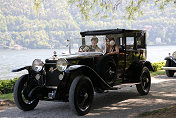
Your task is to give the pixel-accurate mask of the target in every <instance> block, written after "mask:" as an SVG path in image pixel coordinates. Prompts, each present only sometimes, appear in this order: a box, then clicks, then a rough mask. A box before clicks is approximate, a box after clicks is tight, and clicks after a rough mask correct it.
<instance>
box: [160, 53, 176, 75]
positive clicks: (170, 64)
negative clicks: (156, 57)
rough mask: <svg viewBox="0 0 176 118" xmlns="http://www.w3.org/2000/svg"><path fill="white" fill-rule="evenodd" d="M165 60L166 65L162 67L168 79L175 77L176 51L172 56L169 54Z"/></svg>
mask: <svg viewBox="0 0 176 118" xmlns="http://www.w3.org/2000/svg"><path fill="white" fill-rule="evenodd" d="M165 60H166V65H165V67H162V69H164V70H165V71H166V75H167V76H168V77H173V76H174V73H175V72H176V51H175V52H173V53H172V55H171V54H170V53H169V56H168V57H165Z"/></svg>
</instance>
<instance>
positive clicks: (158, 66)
mask: <svg viewBox="0 0 176 118" xmlns="http://www.w3.org/2000/svg"><path fill="white" fill-rule="evenodd" d="M165 64H166V62H156V63H152V66H153V69H154V71H158V70H161V67H163V66H165Z"/></svg>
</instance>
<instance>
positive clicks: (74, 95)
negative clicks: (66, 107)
mask: <svg viewBox="0 0 176 118" xmlns="http://www.w3.org/2000/svg"><path fill="white" fill-rule="evenodd" d="M93 94H94V90H93V85H92V82H91V80H90V79H89V78H88V77H86V76H78V77H76V78H75V79H74V80H73V82H72V84H71V87H70V90H69V103H70V107H71V109H72V110H73V111H74V112H75V113H77V114H78V115H85V114H87V113H88V112H89V110H90V108H91V105H92V101H93Z"/></svg>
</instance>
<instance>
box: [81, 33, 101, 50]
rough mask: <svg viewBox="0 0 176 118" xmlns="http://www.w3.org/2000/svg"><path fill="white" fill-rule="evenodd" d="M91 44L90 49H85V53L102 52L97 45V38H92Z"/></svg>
mask: <svg viewBox="0 0 176 118" xmlns="http://www.w3.org/2000/svg"><path fill="white" fill-rule="evenodd" d="M91 43H92V45H90V46H89V47H85V48H84V49H83V51H85V52H102V50H101V49H100V48H99V47H98V45H97V43H98V38H97V37H96V36H93V37H92V39H91Z"/></svg>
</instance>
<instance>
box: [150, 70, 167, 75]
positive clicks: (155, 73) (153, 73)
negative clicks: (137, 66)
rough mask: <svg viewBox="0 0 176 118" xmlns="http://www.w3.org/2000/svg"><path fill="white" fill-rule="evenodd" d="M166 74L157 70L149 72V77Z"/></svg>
mask: <svg viewBox="0 0 176 118" xmlns="http://www.w3.org/2000/svg"><path fill="white" fill-rule="evenodd" d="M165 74H166V72H165V71H164V70H158V71H155V72H151V73H150V75H151V76H156V75H165Z"/></svg>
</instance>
